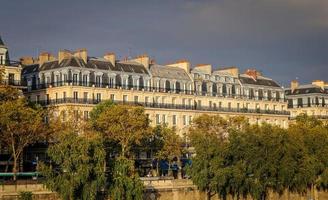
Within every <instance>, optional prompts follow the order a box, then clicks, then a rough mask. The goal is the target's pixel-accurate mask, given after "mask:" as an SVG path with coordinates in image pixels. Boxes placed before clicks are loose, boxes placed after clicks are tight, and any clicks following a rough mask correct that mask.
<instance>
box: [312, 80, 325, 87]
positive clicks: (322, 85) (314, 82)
mask: <svg viewBox="0 0 328 200" xmlns="http://www.w3.org/2000/svg"><path fill="white" fill-rule="evenodd" d="M312 85H316V86H319V87H321V88H322V89H324V88H325V85H326V84H325V82H324V81H323V80H314V81H312Z"/></svg>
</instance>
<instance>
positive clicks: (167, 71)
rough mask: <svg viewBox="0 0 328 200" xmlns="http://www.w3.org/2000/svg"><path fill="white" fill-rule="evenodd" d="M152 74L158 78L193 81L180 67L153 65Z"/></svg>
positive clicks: (151, 67)
mask: <svg viewBox="0 0 328 200" xmlns="http://www.w3.org/2000/svg"><path fill="white" fill-rule="evenodd" d="M150 73H151V74H152V76H153V77H158V78H164V79H176V80H185V81H191V79H190V77H189V75H188V74H187V73H186V71H185V70H183V69H181V68H179V67H171V66H163V65H158V64H151V65H150Z"/></svg>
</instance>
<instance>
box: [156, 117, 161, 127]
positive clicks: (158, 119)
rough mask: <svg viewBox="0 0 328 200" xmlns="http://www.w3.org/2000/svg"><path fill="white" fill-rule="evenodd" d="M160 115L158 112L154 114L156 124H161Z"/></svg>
mask: <svg viewBox="0 0 328 200" xmlns="http://www.w3.org/2000/svg"><path fill="white" fill-rule="evenodd" d="M160 118H161V116H160V115H159V114H156V124H157V125H159V124H161V119H160Z"/></svg>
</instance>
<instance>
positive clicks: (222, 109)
mask: <svg viewBox="0 0 328 200" xmlns="http://www.w3.org/2000/svg"><path fill="white" fill-rule="evenodd" d="M100 102H101V100H99V99H86V98H60V99H49V100H41V101H34V102H33V103H37V104H40V105H42V106H48V105H58V104H67V103H69V104H98V103H100ZM113 102H114V103H117V104H127V105H134V106H143V107H146V108H161V109H179V110H199V111H216V112H236V113H260V114H277V115H289V112H288V111H278V110H261V109H249V108H229V107H228V108H227V107H215V106H200V105H180V104H168V103H147V102H137V101H117V100H114V101H113Z"/></svg>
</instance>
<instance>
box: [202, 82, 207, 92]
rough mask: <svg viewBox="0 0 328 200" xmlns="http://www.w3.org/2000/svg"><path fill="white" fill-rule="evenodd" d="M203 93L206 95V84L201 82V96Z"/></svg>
mask: <svg viewBox="0 0 328 200" xmlns="http://www.w3.org/2000/svg"><path fill="white" fill-rule="evenodd" d="M205 93H207V84H206V82H203V83H202V94H205Z"/></svg>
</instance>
